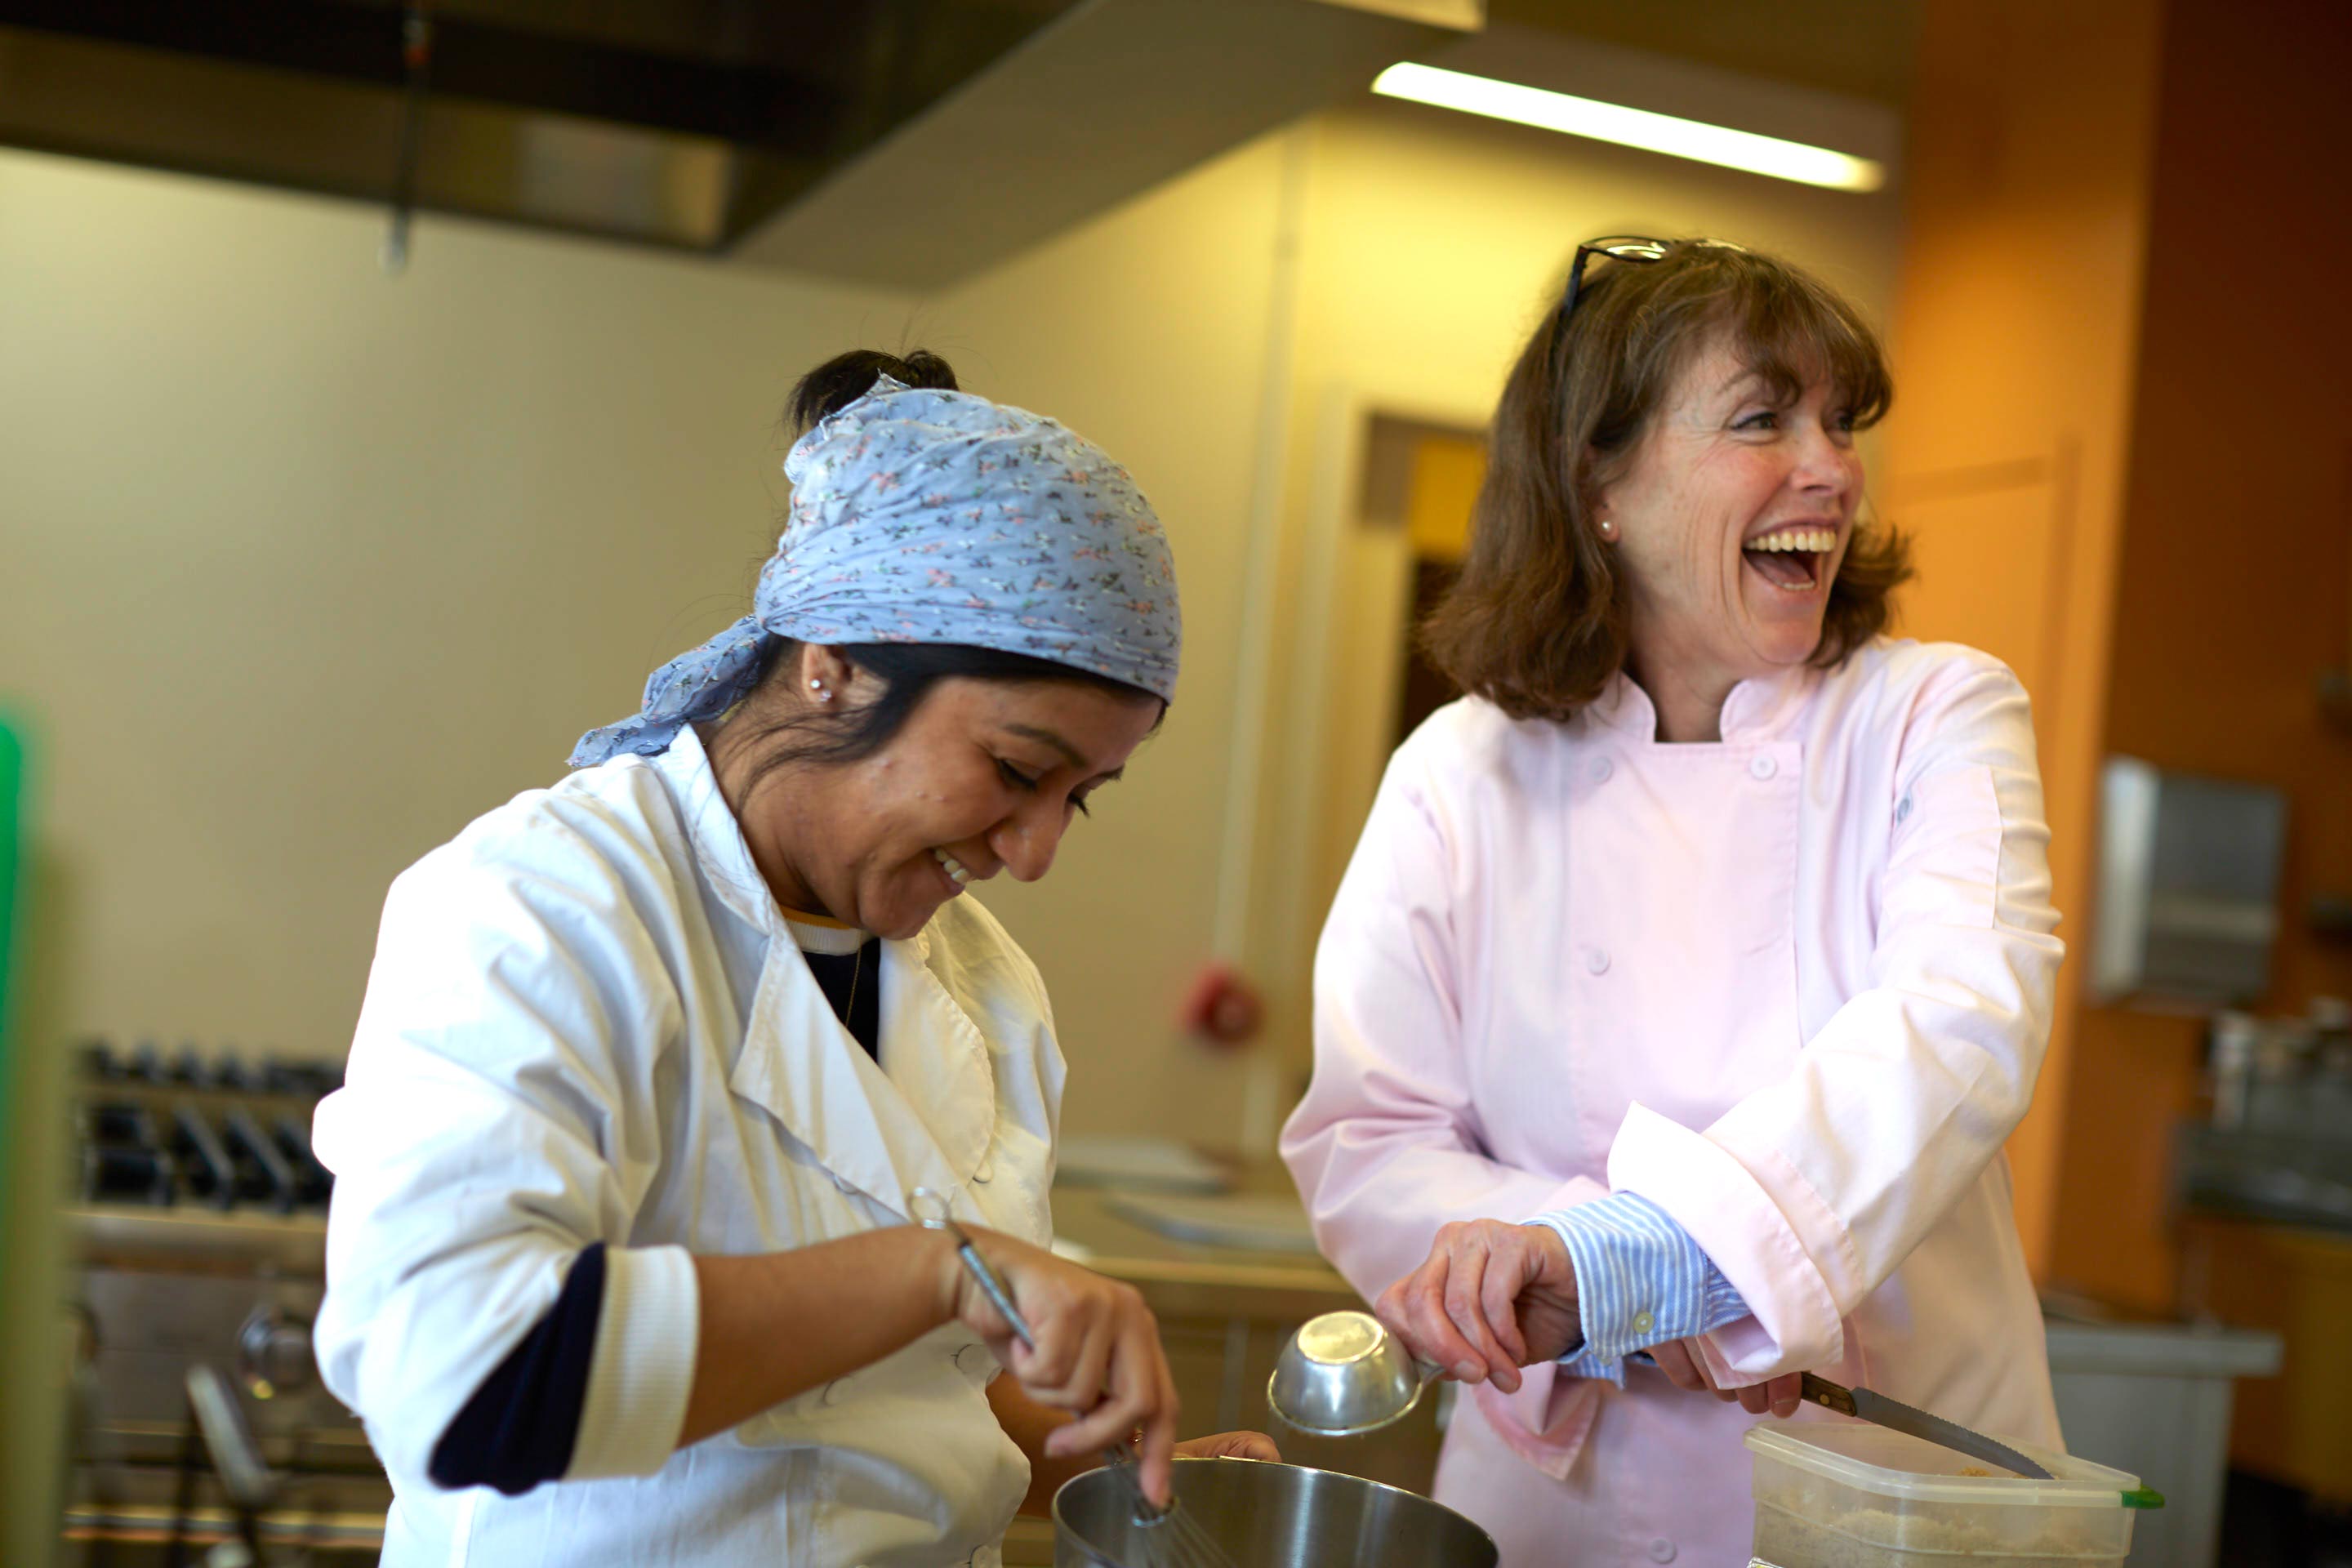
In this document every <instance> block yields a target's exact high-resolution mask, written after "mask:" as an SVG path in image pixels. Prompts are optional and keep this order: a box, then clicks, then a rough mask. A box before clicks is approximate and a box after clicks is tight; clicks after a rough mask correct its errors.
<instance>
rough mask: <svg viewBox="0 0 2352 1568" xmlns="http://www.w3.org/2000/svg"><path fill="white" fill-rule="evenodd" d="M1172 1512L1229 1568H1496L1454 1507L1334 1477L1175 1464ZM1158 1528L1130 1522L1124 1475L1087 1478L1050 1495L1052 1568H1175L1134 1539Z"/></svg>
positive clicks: (1486, 1541)
mask: <svg viewBox="0 0 2352 1568" xmlns="http://www.w3.org/2000/svg"><path fill="white" fill-rule="evenodd" d="M1176 1503H1177V1506H1178V1507H1179V1508H1181V1509H1182V1510H1184V1511H1185V1513H1187V1514H1188V1515H1190V1516H1191V1518H1192V1522H1193V1523H1195V1524H1197V1525H1198V1526H1200V1527H1201V1528H1202V1530H1204V1531H1207V1532H1208V1534H1209V1536H1210V1537H1211V1538H1212V1539H1213V1540H1214V1541H1215V1542H1216V1543H1217V1545H1218V1547H1219V1549H1220V1550H1222V1551H1223V1552H1224V1553H1225V1555H1226V1556H1227V1557H1229V1558H1231V1559H1232V1560H1233V1563H1234V1568H1436V1565H1443V1568H1496V1563H1497V1562H1498V1560H1499V1554H1498V1553H1497V1552H1496V1549H1495V1542H1494V1540H1493V1538H1492V1537H1490V1536H1488V1535H1487V1533H1486V1531H1483V1530H1481V1529H1479V1528H1478V1527H1477V1526H1476V1525H1475V1524H1473V1523H1471V1522H1470V1521H1468V1520H1466V1519H1465V1518H1463V1517H1462V1516H1461V1515H1460V1514H1458V1513H1456V1512H1454V1510H1452V1509H1450V1508H1447V1507H1445V1506H1444V1505H1443V1504H1441V1503H1434V1502H1432V1501H1430V1500H1429V1499H1427V1498H1425V1497H1420V1496H1416V1495H1415V1494H1414V1493H1412V1492H1409V1491H1402V1490H1400V1489H1397V1488H1395V1487H1389V1486H1382V1485H1381V1483H1380V1482H1378V1481H1368V1480H1365V1479H1362V1478H1361V1477H1360V1476H1343V1475H1340V1474H1339V1473H1338V1472H1336V1471H1332V1470H1310V1469H1307V1468H1305V1467H1303V1466H1300V1465H1276V1464H1271V1463H1267V1462H1265V1461H1264V1460H1259V1459H1178V1460H1177V1461H1176ZM1165 1528H1167V1527H1166V1526H1165V1525H1158V1526H1153V1525H1139V1524H1137V1523H1136V1522H1135V1494H1134V1493H1133V1492H1132V1491H1130V1490H1129V1489H1128V1484H1127V1481H1126V1479H1125V1478H1124V1477H1121V1476H1118V1475H1117V1474H1114V1473H1113V1472H1112V1471H1110V1470H1108V1469H1096V1470H1088V1471H1087V1472H1086V1473H1085V1474H1084V1475H1082V1476H1078V1477H1076V1478H1074V1479H1071V1480H1070V1481H1068V1482H1067V1483H1066V1484H1065V1485H1064V1486H1063V1488H1062V1489H1061V1490H1060V1491H1057V1492H1055V1494H1054V1568H1146V1565H1150V1564H1157V1563H1164V1562H1173V1561H1175V1560H1174V1559H1171V1558H1170V1557H1168V1556H1167V1555H1166V1551H1165V1548H1164V1547H1158V1543H1157V1542H1154V1541H1151V1540H1147V1539H1145V1538H1144V1535H1143V1532H1144V1531H1148V1530H1154V1529H1165ZM1155 1548H1157V1549H1158V1550H1159V1551H1160V1555H1158V1556H1154V1555H1153V1554H1152V1553H1153V1552H1154V1550H1155Z"/></svg>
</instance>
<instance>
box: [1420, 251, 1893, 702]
mask: <svg viewBox="0 0 2352 1568" xmlns="http://www.w3.org/2000/svg"><path fill="white" fill-rule="evenodd" d="M1563 328H1564V330H1563ZM1718 333H1721V334H1723V335H1725V336H1727V337H1728V339H1729V340H1730V342H1731V344H1732V346H1733V349H1734V352H1736V353H1738V354H1739V355H1740V356H1741V357H1742V358H1743V359H1744V360H1745V361H1746V363H1748V367H1749V368H1750V369H1752V370H1754V371H1755V372H1756V373H1757V374H1759V375H1760V376H1761V377H1762V378H1763V380H1764V382H1765V384H1766V386H1767V388H1768V390H1769V393H1770V394H1771V395H1773V396H1775V397H1777V398H1781V399H1785V400H1787V401H1790V402H1794V401H1795V400H1796V399H1797V397H1798V396H1799V395H1801V393H1802V392H1803V389H1804V388H1805V387H1806V386H1807V385H1808V384H1811V383H1812V382H1814V381H1816V380H1821V379H1826V380H1828V382H1829V383H1830V384H1831V385H1832V387H1834V388H1835V389H1836V392H1837V395H1838V396H1839V398H1840V399H1841V400H1842V401H1843V404H1844V405H1845V407H1846V409H1847V410H1848V412H1849V415H1850V416H1851V418H1852V419H1853V426H1854V428H1856V429H1862V428H1864V427H1867V426H1871V425H1873V424H1875V423H1876V422H1877V421H1878V420H1879V418H1880V417H1882V416H1884V415H1885V412H1886V407H1887V405H1888V403H1889V402H1890V401H1892V399H1893V397H1894V395H1895V384H1894V381H1893V379H1892V377H1891V376H1890V375H1889V374H1888V372H1887V368H1886V359H1885V353H1884V352H1883V351H1882V350H1881V348H1880V347H1879V342H1878V337H1877V334H1876V333H1875V332H1874V331H1872V330H1871V328H1870V325H1869V323H1868V322H1866V321H1864V320H1863V319H1862V316H1861V314H1860V313H1859V312H1858V311H1856V310H1854V308H1853V306H1851V305H1849V304H1847V303H1846V302H1845V301H1844V300H1842V299H1840V298H1838V296H1837V295H1836V294H1834V293H1832V291H1831V290H1830V289H1828V288H1827V287H1826V286H1824V285H1823V284H1822V283H1821V282H1820V281H1819V280H1818V279H1814V278H1812V277H1811V276H1810V275H1809V274H1807V273H1804V272H1802V271H1800V270H1799V269H1798V268H1795V267H1793V266H1791V265H1790V264H1789V263H1788V262H1786V261H1782V260H1780V258H1777V257H1771V256H1766V255H1762V254H1760V253H1759V252H1756V251H1752V250H1742V249H1739V248H1738V247H1733V246H1728V245H1720V244H1714V245H1710V244H1706V243H1704V242H1698V241H1692V240H1677V241H1675V242H1673V243H1672V244H1670V245H1669V246H1668V247H1667V250H1666V254H1665V256H1664V258H1661V259H1659V260H1656V261H1652V262H1633V261H1609V260H1599V261H1595V262H1594V263H1592V264H1591V268H1590V269H1589V270H1588V271H1587V273H1586V275H1585V279H1584V284H1583V287H1582V289H1580V291H1579V292H1578V295H1577V298H1576V301H1575V308H1574V310H1572V311H1571V312H1570V315H1569V318H1568V320H1567V321H1566V322H1565V323H1563V322H1561V321H1560V320H1559V308H1558V306H1557V305H1555V307H1554V308H1553V309H1552V310H1549V311H1546V312H1545V314H1544V318H1543V320H1542V321H1541V322H1540V323H1538V326H1537V328H1536V331H1535V332H1534V334H1533V335H1532V336H1531V337H1529V338H1528V342H1527V346H1526V347H1525V348H1523V349H1522V350H1521V351H1520V353H1519V358H1518V363H1517V364H1515V365H1514V366H1512V368H1511V374H1510V377H1509V379H1508V380H1507V381H1506V382H1505V383H1504V384H1503V395H1502V400H1501V402H1500V403H1499V404H1498V405H1496V410H1495V424H1494V429H1493V432H1492V433H1491V435H1490V437H1489V438H1488V439H1489V450H1488V453H1487V463H1486V480H1485V482H1484V484H1482V485H1481V486H1480V488H1479V491H1478V500H1477V504H1476V507H1475V510H1474V511H1473V513H1472V524H1471V538H1470V552H1469V555H1468V557H1467V559H1466V560H1465V562H1464V563H1463V567H1462V574H1461V576H1460V577H1459V578H1458V579H1457V580H1456V581H1455V582H1454V586H1453V587H1452V588H1451V589H1450V590H1449V591H1448V592H1447V594H1446V595H1445V597H1444V600H1443V601H1442V602H1441V603H1440V604H1439V605H1438V606H1437V608H1436V610H1435V611H1434V612H1433V614H1432V615H1431V616H1430V617H1429V620H1428V622H1427V624H1426V625H1424V626H1423V628H1422V645H1423V647H1424V649H1426V651H1427V652H1428V655H1429V658H1430V661H1431V662H1432V663H1433V664H1434V665H1436V666H1437V668H1440V669H1442V670H1444V672H1445V673H1446V674H1447V675H1448V676H1449V677H1451V678H1452V679H1453V680H1454V684H1456V685H1457V686H1459V687H1461V688H1462V689H1464V690H1465V691H1470V692H1475V693H1476V694H1477V695H1479V696H1481V697H1484V698H1486V700H1489V701H1491V702H1493V703H1494V704H1495V705H1496V707H1498V708H1501V709H1502V710H1504V711H1505V712H1507V713H1508V714H1509V715H1511V717H1513V718H1514V719H1566V718H1569V717H1570V716H1571V715H1573V714H1574V713H1575V712H1576V710H1578V709H1580V708H1582V707H1583V706H1584V705H1585V704H1586V703H1589V702H1591V700H1593V699H1595V698H1596V697H1598V696H1600V695H1601V690H1602V689H1603V688H1604V687H1606V686H1607V685H1608V683H1609V679H1610V678H1611V677H1612V676H1613V675H1615V674H1616V673H1617V671H1618V670H1619V669H1621V668H1623V666H1624V663H1625V654H1626V616H1625V603H1624V598H1623V594H1622V584H1620V583H1619V581H1618V574H1617V571H1616V565H1615V561H1614V552H1612V551H1611V550H1610V549H1609V548H1608V547H1607V546H1606V545H1604V544H1603V543H1601V539H1600V536H1599V534H1598V533H1597V532H1596V531H1595V530H1594V527H1593V518H1592V516H1591V496H1592V493H1593V492H1594V490H1595V489H1598V488H1600V487H1601V486H1602V485H1605V484H1606V483H1607V482H1608V481H1609V480H1610V479H1613V478H1614V477H1615V476H1616V473H1617V471H1618V469H1619V467H1620V465H1622V462H1623V461H1624V460H1625V459H1626V458H1629V457H1630V456H1631V455H1632V453H1633V448H1634V447H1635V446H1636V444H1637V443H1638V442H1639V441H1640V440H1641V437H1642V436H1643V432H1644V431H1646V430H1647V429H1648V428H1649V425H1650V421H1651V419H1652V418H1653V417H1654V416H1655V415H1656V414H1657V412H1658V408H1659V405H1661V404H1662V403H1663V402H1664V398H1665V395H1666V394H1667V392H1668V390H1669V389H1670V388H1671V387H1672V386H1673V384H1674V382H1675V376H1676V375H1677V374H1679V373H1680V372H1681V371H1682V369H1683V367H1684V366H1685V365H1686V364H1688V363H1690V361H1691V360H1692V359H1693V358H1694V357H1695V356H1696V354H1697V353H1698V352H1699V351H1700V350H1701V349H1702V348H1703V347H1704V346H1705V345H1706V343H1707V342H1710V341H1711V340H1713V339H1714V338H1715V337H1716V336H1717V334H1718ZM1910 575H1911V567H1910V545H1909V542H1908V541H1907V540H1906V539H1904V538H1903V537H1901V536H1900V535H1898V534H1896V533H1895V531H1893V530H1892V529H1887V528H1882V527H1878V526H1872V527H1867V528H1865V527H1864V526H1862V525H1860V524H1859V523H1857V525H1856V526H1855V529H1854V532H1853V538H1852V540H1851V541H1850V542H1849V543H1848V546H1847V550H1846V554H1845V559H1844V561H1843V563H1841V565H1840V567H1839V571H1838V574H1837V579H1836V581H1835V582H1833V583H1832V584H1830V595H1829V608H1828V613H1827V615H1826V616H1825V617H1824V618H1823V621H1822V640H1821V644H1820V646H1819V647H1817V648H1816V649H1815V650H1814V653H1813V658H1812V662H1813V663H1814V664H1816V665H1821V666H1830V665H1834V664H1837V663H1839V662H1840V661H1842V660H1843V659H1844V658H1845V657H1846V656H1847V655H1848V654H1850V653H1852V652H1853V650H1854V649H1855V648H1856V647H1860V646H1861V645H1862V644H1863V643H1864V642H1866V641H1868V640H1869V639H1870V638H1871V637H1874V636H1876V635H1877V634H1878V632H1880V631H1881V630H1882V629H1884V628H1885V625H1886V622H1887V619H1888V616H1889V612H1890V609H1891V605H1890V603H1889V597H1890V595H1892V594H1893V592H1894V590H1895V585H1896V584H1900V583H1902V582H1903V581H1904V580H1905V579H1906V578H1908V577H1909V576H1910Z"/></svg>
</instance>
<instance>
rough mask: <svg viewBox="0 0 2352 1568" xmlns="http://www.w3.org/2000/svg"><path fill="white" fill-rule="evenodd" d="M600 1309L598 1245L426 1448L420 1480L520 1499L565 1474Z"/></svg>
mask: <svg viewBox="0 0 2352 1568" xmlns="http://www.w3.org/2000/svg"><path fill="white" fill-rule="evenodd" d="M603 1312H604V1243H603V1242H601V1241H600V1242H598V1243H596V1244H595V1245H594V1246H593V1247H589V1248H588V1249H587V1250H586V1251H584V1252H583V1253H582V1254H581V1255H580V1257H579V1258H578V1259H577V1260H576V1261H575V1262H573V1264H572V1271H571V1272H570V1273H569V1274H567V1275H565V1276H564V1278H563V1289H562V1293H561V1294H560V1295H558V1296H557V1297H556V1298H555V1305H553V1306H552V1307H550V1308H549V1309H548V1310H547V1316H545V1317H543V1318H541V1320H540V1321H539V1322H538V1324H537V1326H535V1327H534V1328H533V1329H532V1330H531V1331H530V1333H528V1334H526V1335H524V1336H523V1341H522V1343H520V1344H519V1345H517V1346H515V1348H514V1350H513V1351H512V1352H510V1353H509V1355H508V1356H507V1359H506V1360H504V1361H502V1362H500V1363H499V1365H498V1370H497V1371H495V1372H493V1373H490V1375H489V1376H488V1377H486V1378H484V1379H483V1380H482V1386H481V1387H479V1388H478V1389H476V1390H475V1391H474V1396H473V1397H472V1398H471V1399H468V1400H467V1401H466V1407H465V1408H464V1409H462V1410H460V1411H458V1412H457V1418H456V1419H455V1420H453V1421H451V1422H450V1423H449V1426H448V1429H447V1430H446V1431H445V1432H443V1433H442V1434H441V1440H440V1441H439V1442H438V1443H436V1444H435V1445H434V1446H433V1460H432V1463H431V1464H430V1465H428V1466H427V1467H426V1474H428V1475H430V1476H431V1477H432V1479H433V1484H434V1485H436V1486H441V1487H452V1488H456V1487H492V1488H495V1489H498V1490H499V1491H502V1492H504V1493H506V1494H507V1495H508V1496H509V1497H520V1496H521V1495H522V1494H523V1493H524V1492H527V1491H529V1490H530V1489H531V1488H533V1487H535V1486H537V1485H539V1484H540V1483H541V1481H551V1480H556V1479H560V1478H561V1477H562V1474H563V1472H564V1471H565V1470H567V1469H569V1468H571V1467H572V1445H573V1443H574V1442H575V1441H577V1439H578V1438H579V1436H580V1412H581V1408H582V1407H583V1405H585V1404H586V1403H587V1399H588V1371H589V1367H590V1365H591V1364H592V1363H593V1359H594V1355H595V1350H596V1321H597V1319H598V1318H599V1317H600V1316H601V1315H602V1314H603Z"/></svg>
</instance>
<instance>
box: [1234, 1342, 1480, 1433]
mask: <svg viewBox="0 0 2352 1568" xmlns="http://www.w3.org/2000/svg"><path fill="white" fill-rule="evenodd" d="M1436 1375H1437V1368H1435V1367H1434V1366H1432V1365H1431V1364H1430V1363H1427V1362H1424V1361H1416V1360H1414V1359H1413V1356H1412V1352H1410V1351H1408V1350H1406V1349H1405V1348H1404V1345H1403V1343H1402V1342H1401V1341H1399V1340H1398V1339H1397V1338H1396V1336H1395V1335H1393V1334H1391V1333H1390V1332H1389V1331H1388V1330H1387V1329H1386V1328H1384V1327H1383V1326H1382V1325H1381V1321H1380V1320H1379V1319H1378V1318H1375V1317H1373V1316H1372V1315H1371V1314H1370V1312H1326V1313H1324V1314H1323V1315H1322V1316H1321V1317H1318V1318H1309V1319H1307V1321H1306V1323H1305V1324H1304V1325H1302V1326H1301V1327H1300V1329H1299V1331H1297V1333H1295V1334H1293V1335H1291V1336H1290V1342H1289V1343H1288V1344H1286V1345H1285V1346H1283V1347H1282V1354H1281V1355H1280V1356H1278V1357H1277V1358H1276V1360H1275V1363H1274V1375H1273V1376H1272V1377H1270V1378H1268V1379H1267V1380H1266V1384H1265V1398H1266V1403H1267V1404H1269V1405H1273V1406H1274V1413H1275V1414H1276V1415H1279V1416H1281V1417H1282V1418H1283V1419H1284V1420H1285V1421H1287V1422H1289V1423H1290V1424H1291V1425H1292V1426H1296V1427H1297V1428H1298V1429H1299V1430H1300V1431H1302V1432H1312V1433H1314V1434H1316V1435H1317V1436H1322V1437H1355V1436H1362V1435H1363V1434H1364V1433H1366V1432H1377V1431H1379V1430H1380V1429H1381V1427H1383V1426H1388V1425H1390V1424H1391V1422H1396V1421H1402V1420H1403V1419H1404V1417H1405V1416H1406V1415H1408V1414H1410V1413H1411V1411H1412V1407H1413V1406H1414V1405H1418V1404H1420V1403H1421V1392H1422V1390H1423V1389H1424V1388H1427V1387H1428V1386H1429V1384H1430V1380H1431V1379H1433V1378H1434V1377H1435V1376H1436Z"/></svg>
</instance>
